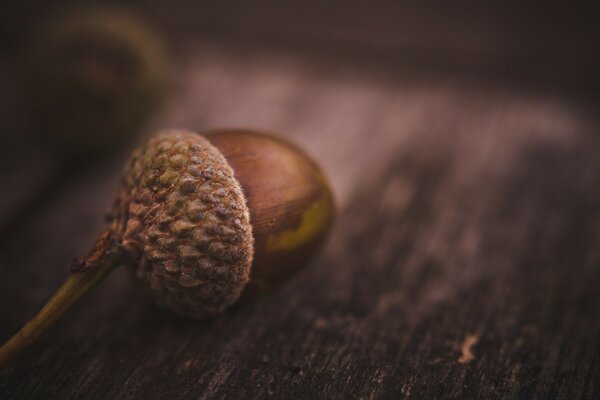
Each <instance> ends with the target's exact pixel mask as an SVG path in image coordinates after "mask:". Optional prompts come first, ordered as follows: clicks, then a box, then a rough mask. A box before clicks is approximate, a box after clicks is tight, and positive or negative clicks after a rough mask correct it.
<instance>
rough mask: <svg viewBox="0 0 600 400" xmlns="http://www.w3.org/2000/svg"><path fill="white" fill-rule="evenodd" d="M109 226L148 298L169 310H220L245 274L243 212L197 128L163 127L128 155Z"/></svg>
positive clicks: (232, 183) (218, 158)
mask: <svg viewBox="0 0 600 400" xmlns="http://www.w3.org/2000/svg"><path fill="white" fill-rule="evenodd" d="M114 213H115V219H114V222H113V231H114V232H116V233H117V235H118V236H119V237H120V238H119V240H118V241H119V242H120V243H121V245H122V247H123V248H124V249H125V250H126V252H127V253H128V255H129V257H130V259H131V261H132V265H135V266H136V267H135V268H136V269H137V275H138V276H139V277H140V278H141V279H142V280H143V281H144V282H145V283H146V284H147V286H148V287H149V288H150V290H151V292H152V293H153V295H154V298H155V299H156V301H157V302H158V303H159V304H160V305H162V306H164V307H166V308H168V309H170V310H172V311H173V312H175V313H176V314H179V315H183V316H188V317H193V318H201V317H204V316H210V315H215V314H218V313H220V312H222V311H223V310H224V309H226V308H227V307H228V306H230V305H231V304H232V303H234V302H235V301H236V300H237V299H238V297H239V296H240V294H241V292H242V290H243V289H244V287H245V286H246V284H247V283H248V280H249V276H250V268H251V265H252V259H253V235H252V227H251V225H250V217H249V215H250V214H249V210H248V207H247V205H246V200H245V199H244V195H243V193H242V189H241V187H240V184H239V182H238V181H237V179H236V178H235V176H234V172H233V170H232V169H231V167H230V166H229V164H228V162H227V161H226V159H225V158H224V157H223V155H222V154H221V153H220V152H219V150H217V149H216V148H215V147H214V146H213V145H211V144H210V142H209V141H208V140H206V139H205V138H204V137H202V136H201V135H199V134H196V133H193V132H187V131H166V132H162V133H160V134H158V135H156V136H154V137H153V138H151V139H150V140H149V141H148V142H147V144H146V145H144V146H143V147H140V148H138V149H137V150H136V151H135V153H134V154H133V156H132V157H131V159H130V161H129V163H128V166H127V168H126V170H125V174H124V176H123V179H122V189H121V191H120V194H119V196H118V198H117V201H116V203H115V209H114Z"/></svg>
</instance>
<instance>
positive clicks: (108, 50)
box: [24, 8, 170, 158]
mask: <svg viewBox="0 0 600 400" xmlns="http://www.w3.org/2000/svg"><path fill="white" fill-rule="evenodd" d="M34 33H35V36H34V43H33V45H32V48H31V49H30V52H29V54H28V57H27V59H26V65H25V68H24V84H25V87H26V93H27V98H26V101H27V103H28V104H27V106H28V109H29V118H30V123H31V126H32V128H33V129H34V130H35V132H36V133H37V134H38V136H39V137H40V138H41V139H43V140H45V141H46V142H48V143H50V144H52V145H55V146H57V147H59V148H60V149H62V150H66V152H67V153H69V154H71V155H72V156H75V157H77V158H84V157H89V156H92V155H99V154H103V153H107V152H111V151H113V150H114V149H115V148H116V147H119V146H122V145H123V144H126V143H128V142H130V141H131V140H132V138H133V137H135V135H136V134H137V133H138V131H139V130H140V129H141V128H142V127H143V125H144V123H145V122H147V120H148V119H149V118H150V117H152V115H153V114H154V113H155V112H156V110H157V109H158V107H159V106H160V104H161V103H162V102H163V101H164V98H165V95H166V92H167V89H168V86H169V70H170V66H169V61H168V57H167V55H166V53H165V49H164V47H163V43H162V41H161V38H160V37H159V36H158V35H157V34H156V33H155V32H153V31H152V30H151V29H150V28H149V27H148V26H146V24H145V23H144V22H143V21H142V20H141V19H139V18H137V17H136V16H135V15H133V14H130V13H128V12H125V11H122V10H119V9H115V8H92V9H83V10H79V11H75V12H71V13H67V14H63V15H62V16H60V17H58V18H54V19H52V20H51V21H49V22H48V23H47V24H46V25H44V26H43V27H41V28H40V29H39V30H37V31H36V32H34Z"/></svg>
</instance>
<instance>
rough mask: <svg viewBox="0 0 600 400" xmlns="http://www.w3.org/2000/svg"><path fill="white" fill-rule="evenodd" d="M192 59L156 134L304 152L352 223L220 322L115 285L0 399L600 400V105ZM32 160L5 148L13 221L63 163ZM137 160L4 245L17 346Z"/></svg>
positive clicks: (14, 374) (5, 207)
mask: <svg viewBox="0 0 600 400" xmlns="http://www.w3.org/2000/svg"><path fill="white" fill-rule="evenodd" d="M178 57H179V58H178V60H179V70H178V71H177V73H178V76H179V77H180V83H179V86H178V88H177V90H176V92H175V94H174V96H173V98H172V100H171V101H170V102H169V104H168V107H167V109H166V110H165V112H164V113H163V115H161V116H160V118H157V120H156V121H154V123H153V126H154V127H156V128H160V127H186V128H191V129H197V130H204V129H208V128H215V127H232V126H239V127H251V128H258V129H266V130H269V131H273V132H278V133H280V134H281V135H283V136H286V137H289V138H290V139H291V140H293V141H294V142H296V143H298V144H299V145H301V146H302V147H304V148H306V150H307V151H308V152H309V153H310V154H312V155H313V156H314V158H316V159H317V160H319V161H320V163H321V164H322V165H323V167H324V169H325V170H326V171H327V172H328V174H329V175H330V179H331V181H332V183H333V186H334V189H335V192H336V196H337V200H338V204H339V217H338V220H337V224H336V226H335V228H334V230H333V233H332V236H331V238H330V240H329V242H328V244H327V246H326V248H325V249H324V251H323V253H322V254H321V255H320V256H319V257H318V258H317V259H316V260H315V261H314V262H313V263H312V265H311V266H310V268H309V269H307V270H306V271H305V272H303V273H302V274H300V275H299V276H298V277H297V278H296V279H295V280H294V281H292V282H290V283H289V284H287V285H286V286H284V287H282V288H280V289H279V290H277V291H276V292H274V293H272V294H271V295H269V296H266V297H264V298H262V299H260V300H258V301H255V302H253V303H251V304H243V305H239V306H237V307H235V308H234V309H233V310H231V311H230V312H228V313H227V314H226V315H224V316H222V317H220V318H217V319H215V320H211V321H206V322H193V321H188V320H183V319H179V318H176V317H173V316H171V315H169V314H167V313H165V312H163V311H160V310H159V309H157V308H156V307H155V306H154V305H153V304H152V303H151V302H150V300H149V298H148V296H146V294H145V292H144V290H143V289H142V288H141V287H140V286H139V285H137V284H136V282H135V281H134V280H133V279H131V276H130V273H129V271H126V270H117V271H115V272H114V273H112V275H111V276H109V277H108V278H107V280H106V281H105V282H103V283H102V284H101V285H100V286H99V287H98V288H97V289H95V291H94V292H92V293H91V294H90V295H89V296H88V297H87V298H85V299H84V300H83V301H82V302H81V303H80V304H78V305H77V306H76V307H75V308H74V309H73V310H72V311H71V312H70V313H69V314H68V315H67V316H66V317H65V318H64V319H63V320H61V321H60V322H59V324H58V325H57V326H56V327H54V328H53V329H52V330H51V331H49V332H48V334H47V335H45V336H44V337H43V339H42V340H41V342H40V343H39V344H38V345H37V346H35V347H33V348H31V349H30V350H29V351H28V352H27V353H26V354H24V355H23V356H22V357H21V358H20V359H19V360H18V361H17V362H16V363H14V364H13V365H12V366H10V367H8V368H6V369H4V370H2V371H0V398H2V399H38V398H66V399H70V398H73V399H133V398H136V399H137V398H140V399H154V398H156V399H164V398H173V399H175V398H186V399H187V398H211V399H212V398H232V399H237V398H244V399H253V398H269V397H272V398H328V399H329V398H331V399H348V398H519V399H520V398H523V399H530V398H559V399H580V398H583V399H594V398H596V399H597V398H600V317H599V316H600V298H599V296H598V288H599V287H600V161H599V150H600V136H598V132H597V131H598V127H599V126H600V121H599V120H598V114H597V112H596V111H597V107H596V106H597V104H596V103H594V102H593V101H591V100H589V99H587V100H586V99H579V98H576V97H573V96H569V97H566V96H561V95H560V93H556V92H553V91H549V92H548V91H537V92H536V91H530V90H524V89H520V88H519V87H518V86H512V85H510V84H506V83H502V84H490V83H489V82H487V81H486V82H478V81H476V80H463V79H458V78H456V79H455V78H452V77H440V76H437V77H431V76H430V75H423V76H419V75H418V74H416V75H415V74H414V73H412V74H411V75H410V78H404V76H403V74H402V71H398V73H397V74H385V75H381V74H379V70H377V69H375V70H373V69H371V68H369V67H368V66H361V65H360V63H356V64H348V63H346V62H342V61H340V62H335V61H334V60H328V61H327V62H321V61H318V60H319V58H318V57H308V56H306V55H302V54H301V55H298V54H295V53H293V52H284V51H275V50H274V51H267V50H264V49H263V50H262V51H260V52H259V51H257V52H252V51H239V48H236V47H235V46H228V45H227V44H222V43H221V44H219V43H216V42H214V41H209V42H203V41H201V40H199V41H195V42H187V43H185V44H183V45H181V48H180V52H179V56H178ZM5 113H6V111H5ZM5 142H6V139H5ZM21 142H23V141H21ZM21 142H18V143H21ZM20 146H21V147H19V149H21V150H20V152H17V154H16V155H15V154H14V153H15V152H14V151H12V149H8V148H7V147H5V146H3V149H2V153H3V154H5V155H6V157H5V159H4V160H5V161H4V162H5V163H8V161H6V160H10V161H11V163H12V164H11V168H8V169H7V168H5V169H3V171H2V174H1V176H0V178H1V179H2V180H3V182H9V184H8V186H5V189H4V190H3V194H2V196H3V202H2V214H0V215H9V214H10V213H11V210H13V209H14V206H15V204H18V203H19V202H20V201H22V200H20V199H23V198H26V197H27V196H28V194H29V193H31V192H32V190H33V189H32V188H34V187H35V186H36V185H37V184H39V182H41V181H43V179H44V178H43V175H44V174H43V173H41V172H40V171H42V172H43V171H48V170H52V168H53V167H54V166H55V165H56V161H54V160H53V158H52V157H51V156H48V155H47V154H46V152H45V151H44V149H35V148H33V149H32V148H30V147H27V144H26V143H24V144H20ZM123 160H124V157H123V156H117V157H115V159H113V160H110V161H108V162H106V163H104V164H102V165H99V166H95V167H93V168H90V169H89V170H88V171H85V173H82V174H77V175H75V176H73V177H72V179H71V180H70V181H69V182H68V183H67V184H65V185H64V187H63V189H62V190H61V191H60V193H59V194H57V195H56V196H55V197H54V199H53V200H52V201H50V202H49V203H47V204H46V205H45V206H44V207H43V208H42V209H41V210H39V211H38V212H37V213H36V214H35V218H33V219H32V220H31V221H29V223H28V224H27V225H26V226H22V227H19V229H18V230H17V231H15V232H14V234H12V235H11V237H10V238H9V240H8V242H7V243H4V244H2V259H1V261H0V262H1V264H0V270H1V272H2V279H1V280H0V289H1V297H0V303H1V308H0V310H1V312H0V339H1V340H4V339H6V338H8V337H9V336H10V335H11V334H12V333H13V332H14V331H15V330H17V329H18V328H19V327H20V326H21V324H22V323H23V322H24V321H25V320H26V319H27V318H29V317H30V316H32V315H33V314H34V313H35V312H36V311H37V310H38V309H39V307H41V305H42V304H43V302H44V301H45V300H46V299H47V298H48V297H49V295H50V294H51V293H52V291H53V290H55V289H56V288H57V287H58V286H59V284H60V283H61V281H62V280H63V279H64V277H65V276H66V274H67V271H68V266H69V263H70V260H71V258H72V257H73V256H74V255H79V254H84V253H85V252H86V251H87V249H88V247H89V246H90V245H91V244H92V243H93V240H94V237H95V234H96V233H97V232H99V231H100V229H101V227H102V226H103V220H102V218H103V214H104V212H105V211H106V210H107V209H108V207H109V206H110V203H111V200H112V196H113V190H114V188H115V187H116V183H117V180H116V177H117V176H118V174H119V171H120V168H121V165H122V163H123ZM7 187H8V188H9V189H8V190H7ZM10 188H14V190H10Z"/></svg>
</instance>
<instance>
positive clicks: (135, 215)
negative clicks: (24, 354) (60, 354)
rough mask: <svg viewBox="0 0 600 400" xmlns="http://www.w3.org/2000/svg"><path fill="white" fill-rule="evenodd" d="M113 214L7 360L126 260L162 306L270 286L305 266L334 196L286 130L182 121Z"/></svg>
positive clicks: (226, 301) (195, 308)
mask: <svg viewBox="0 0 600 400" xmlns="http://www.w3.org/2000/svg"><path fill="white" fill-rule="evenodd" d="M112 215H113V217H112V221H111V224H110V226H109V227H108V228H107V229H105V230H104V231H103V232H102V233H101V234H100V236H99V238H98V240H97V242H96V246H95V248H94V249H93V250H92V252H91V253H90V254H89V255H88V256H87V257H85V258H80V259H77V260H76V261H75V262H74V267H73V270H72V272H71V274H70V276H69V278H68V279H67V281H66V282H65V284H63V286H62V287H61V288H60V289H59V290H58V292H57V293H56V294H55V295H54V297H53V298H52V299H51V300H50V301H49V302H48V303H47V305H46V306H45V307H44V308H43V309H42V310H41V311H40V313H39V314H38V315H37V316H36V317H35V318H34V319H33V320H32V321H31V322H29V323H28V324H27V325H25V327H24V328H23V329H22V330H21V332H19V333H18V334H17V335H15V337H13V339H11V340H10V341H9V342H7V344H5V345H4V346H3V347H2V348H0V365H2V364H5V363H6V362H8V360H9V359H10V358H12V357H13V356H14V355H16V354H17V353H18V352H19V351H20V350H22V349H23V348H25V347H26V346H27V345H28V344H29V343H31V342H33V341H34V340H35V338H37V337H38V336H39V335H40V334H41V332H42V331H43V330H44V329H45V328H46V327H47V326H49V325H50V324H51V323H52V322H53V321H54V320H55V319H56V318H57V317H58V316H59V315H60V314H62V312H64V311H65V310H66V309H67V308H68V307H69V306H70V305H71V304H72V303H73V302H74V301H75V300H76V299H77V298H78V297H79V296H81V295H82V294H83V293H85V292H86V291H88V290H89V289H90V288H91V287H93V286H94V285H95V283H97V282H98V281H99V280H101V278H102V277H104V276H105V274H106V273H107V272H108V271H110V270H111V269H113V268H114V267H116V266H118V265H124V264H125V265H129V266H131V267H133V268H134V269H135V271H136V272H137V276H138V277H139V278H140V279H141V280H142V281H143V282H144V283H145V284H146V286H147V287H148V288H149V291H150V292H151V293H152V295H153V297H154V299H155V301H156V302H157V303H158V304H159V305H160V306H162V307H164V308H166V309H168V310H171V311H173V312H174V313H176V314H178V315H181V316H186V317H191V318H203V317H207V316H213V315H217V314H219V313H221V312H223V311H224V310H225V309H227V308H228V307H229V306H231V305H232V304H233V303H235V302H236V301H237V300H238V299H239V298H240V296H241V295H242V292H244V290H245V291H246V293H256V292H263V291H265V290H268V289H270V288H272V287H274V286H276V285H278V284H280V283H281V282H283V281H285V280H286V279H288V278H289V277H291V276H293V275H294V274H295V273H296V272H297V271H298V270H300V269H301V268H302V267H303V266H305V265H306V263H307V261H308V260H309V259H310V257H311V256H312V255H314V254H315V252H316V251H317V250H318V249H319V247H320V246H321V245H322V243H323V242H324V239H325V238H326V236H327V233H328V232H329V230H330V227H331V225H332V222H333V216H334V204H333V197H332V194H331V191H330V188H329V185H328V184H327V181H326V178H325V176H324V175H323V172H322V171H321V169H320V168H319V167H318V166H317V165H316V164H315V163H314V162H313V161H312V160H311V159H310V158H308V157H307V156H306V155H305V154H304V153H303V152H302V151H301V150H299V149H298V148H296V147H294V146H292V145H290V144H288V143H286V142H284V141H283V140H281V139H278V138H275V137H273V136H270V135H266V134H262V133H258V132H253V131H249V130H219V131H213V132H209V133H207V134H206V135H204V136H203V135H199V134H197V133H194V132H189V131H181V130H171V131H165V132H161V133H158V134H157V135H155V136H153V137H152V138H151V139H150V140H149V141H148V142H147V143H146V144H144V145H143V146H140V147H139V148H138V149H137V150H136V151H135V152H134V153H133V155H132V157H131V159H130V160H129V162H128V164H127V166H126V168H125V172H124V174H123V176H122V179H121V187H120V190H119V193H118V195H117V197H116V200H115V204H114V206H113V213H112Z"/></svg>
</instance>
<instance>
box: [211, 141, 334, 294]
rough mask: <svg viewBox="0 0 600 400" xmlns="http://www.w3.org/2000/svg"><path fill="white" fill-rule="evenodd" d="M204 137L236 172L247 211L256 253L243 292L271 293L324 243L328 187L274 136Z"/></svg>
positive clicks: (306, 160) (304, 158) (329, 213)
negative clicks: (269, 291)
mask: <svg viewBox="0 0 600 400" xmlns="http://www.w3.org/2000/svg"><path fill="white" fill-rule="evenodd" d="M205 136H206V138H207V139H208V140H209V141H210V142H211V143H212V144H213V145H214V146H215V147H216V148H217V149H219V150H220V152H221V153H222V154H223V156H224V157H225V158H226V159H227V161H228V162H229V165H230V166H231V167H232V168H233V170H234V171H235V174H236V178H237V180H238V182H239V183H240V184H241V186H242V189H243V191H244V195H245V197H246V202H247V204H248V209H249V210H250V222H251V224H252V232H253V236H254V249H255V250H254V262H253V265H252V271H251V278H250V284H249V285H248V287H247V293H248V294H253V293H256V292H259V293H260V292H264V291H267V290H270V289H272V288H273V287H276V286H278V285H280V284H281V283H283V282H285V281H286V280H288V279H289V278H291V277H292V276H294V275H295V274H296V273H297V272H298V271H300V270H301V269H302V268H304V267H305V266H306V265H307V263H308V261H309V260H310V259H311V258H312V257H313V256H314V255H315V254H316V253H317V251H318V250H319V249H320V247H321V246H322V245H323V243H324V242H325V238H326V237H327V234H328V233H329V231H330V228H331V226H332V223H333V219H334V215H335V206H334V200H333V195H332V192H331V189H330V186H329V184H328V182H327V179H326V178H325V175H324V174H323V171H322V170H321V169H320V168H319V166H318V165H317V164H316V163H315V162H314V161H313V160H312V159H311V158H310V157H309V156H308V155H307V154H305V153H304V152H303V151H302V150H301V149H299V148H297V147H296V146H294V145H293V144H290V143H289V142H287V141H283V140H281V139H279V138H277V137H275V136H273V135H269V134H264V133H261V132H257V131H252V130H247V129H221V130H214V131H211V132H207V133H206V134H205Z"/></svg>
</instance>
